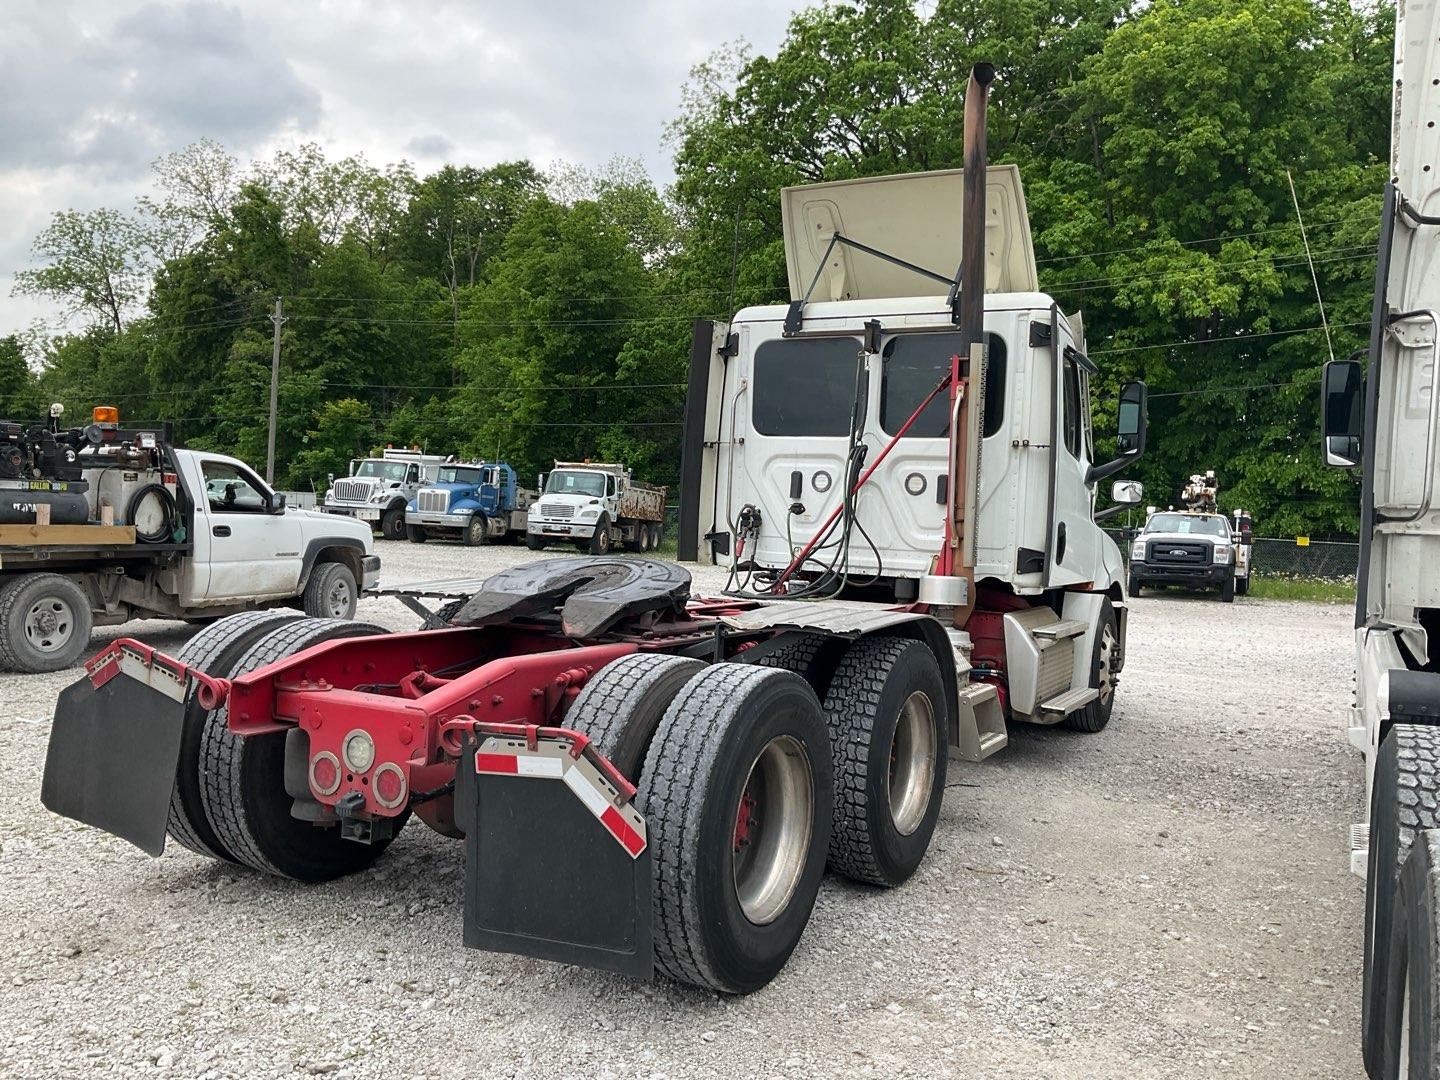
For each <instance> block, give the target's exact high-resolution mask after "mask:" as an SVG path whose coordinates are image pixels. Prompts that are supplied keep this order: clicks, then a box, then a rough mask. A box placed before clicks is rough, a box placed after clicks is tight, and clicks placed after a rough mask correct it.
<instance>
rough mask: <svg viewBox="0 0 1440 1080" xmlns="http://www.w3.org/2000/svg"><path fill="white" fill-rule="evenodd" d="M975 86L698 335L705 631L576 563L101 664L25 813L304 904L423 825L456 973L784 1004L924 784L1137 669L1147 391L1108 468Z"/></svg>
mask: <svg viewBox="0 0 1440 1080" xmlns="http://www.w3.org/2000/svg"><path fill="white" fill-rule="evenodd" d="M993 74H994V73H993V69H992V68H990V67H989V66H988V65H979V66H977V68H976V69H975V72H974V73H973V75H972V78H971V81H970V85H969V90H968V94H967V99H966V104H965V109H966V123H965V144H966V158H965V161H966V164H965V168H964V170H963V171H951V172H944V173H939V174H919V175H916V176H907V177H895V178H881V179H876V180H873V181H866V182H861V183H855V184H851V185H848V186H840V187H836V186H834V185H826V186H823V187H821V188H816V189H810V190H807V189H803V188H802V189H792V190H789V191H787V192H785V193H784V200H785V203H784V205H785V207H786V208H787V209H786V220H787V221H788V222H791V223H793V224H794V226H795V227H794V228H793V229H788V230H787V234H786V249H787V257H788V258H789V259H790V260H791V261H792V280H798V281H799V282H800V284H799V286H798V288H797V290H796V291H795V293H794V294H793V295H794V299H793V301H792V302H791V303H790V304H789V305H780V306H776V307H761V308H747V309H745V310H744V311H742V312H740V313H738V314H737V315H736V316H735V318H734V319H733V320H731V321H730V322H729V323H728V324H721V325H716V324H712V323H709V322H702V323H699V324H698V325H697V326H696V327H695V333H694V335H693V343H692V349H691V361H690V371H689V389H688V392H687V397H686V414H685V421H684V429H683V440H684V445H683V458H682V470H683V471H684V475H685V479H684V481H683V482H682V486H681V498H682V505H681V518H680V526H681V530H680V537H679V543H680V547H681V554H682V556H683V557H686V558H692V559H698V560H700V561H703V562H710V561H719V562H722V563H723V564H728V566H729V567H730V568H731V569H732V570H733V571H734V578H733V580H732V583H731V585H730V587H728V588H727V589H726V590H725V591H724V592H723V593H721V594H719V595H704V594H701V595H696V594H695V593H694V592H693V590H692V588H691V582H690V575H689V572H688V571H687V570H686V569H684V568H683V567H682V566H680V565H677V564H674V563H667V562H662V561H659V560H655V559H649V558H644V557H640V558H636V557H601V556H589V555H580V556H570V557H566V558H554V559H546V560H542V561H538V562H533V563H530V564H527V565H523V566H519V567H515V568H512V569H509V570H506V571H503V572H502V573H500V574H497V575H495V576H493V577H490V578H488V579H486V580H484V581H479V582H463V581H452V582H442V583H431V584H429V585H419V586H416V587H413V588H409V589H403V588H398V589H396V590H393V591H394V592H395V593H396V594H397V595H399V596H401V597H402V598H403V599H406V600H410V601H414V602H416V603H418V602H419V601H418V599H417V598H419V597H421V596H424V597H428V598H431V599H433V600H439V601H441V602H442V603H443V606H442V607H441V608H440V610H439V611H438V612H436V619H435V621H437V622H439V623H441V624H442V628H438V629H422V630H420V631H417V632H412V633H401V634H394V633H389V634H386V633H382V632H381V631H380V630H379V628H378V627H368V628H367V627H365V626H363V625H357V624H355V623H344V624H342V623H338V622H330V621H325V620H320V621H315V620H299V619H284V618H279V619H277V618H275V617H273V616H266V615H259V616H248V617H238V618H236V619H232V620H228V621H227V622H224V623H219V624H216V625H215V626H213V627H210V628H208V629H207V630H206V631H205V632H204V633H202V634H201V635H199V636H197V638H195V639H194V640H192V641H191V642H190V644H189V645H187V646H186V649H185V651H184V652H183V653H182V654H181V655H180V656H178V657H173V658H172V657H167V656H164V655H161V654H158V653H156V652H155V651H154V650H152V649H149V648H148V647H146V646H144V645H143V644H141V643H139V642H135V641H118V642H115V643H113V644H112V645H111V646H110V647H109V648H107V649H106V650H105V651H103V652H102V653H101V654H100V655H99V656H97V657H95V658H94V659H93V660H91V662H90V664H89V669H88V672H87V675H86V677H85V678H83V679H81V680H79V681H77V682H76V683H75V684H74V685H73V686H71V687H69V688H68V689H66V690H65V691H64V693H63V694H62V696H61V699H60V701H59V703H58V706H57V709H56V715H55V722H54V724H53V727H52V731H51V736H50V744H49V749H48V752H47V759H46V767H45V776H44V781H43V785H42V798H43V800H44V802H45V804H46V805H47V806H48V807H50V808H51V809H52V810H53V811H55V812H57V813H60V814H63V815H66V816H69V817H72V818H75V819H77V820H80V821H83V822H87V823H89V824H90V825H93V826H96V827H98V828H101V829H104V830H107V831H109V832H111V833H113V834H115V835H117V836H121V837H124V838H126V839H127V840H130V841H132V842H133V843H135V844H137V845H138V846H140V847H141V848H143V849H144V850H146V851H149V852H152V853H158V852H160V851H161V850H162V849H163V847H164V845H165V842H166V837H167V834H168V835H169V837H170V838H171V839H173V840H175V841H177V842H179V843H181V844H184V845H186V846H188V847H190V848H191V849H192V850H195V851H197V852H199V853H201V854H202V855H205V856H208V857H210V858H215V859H228V860H233V861H236V862H240V863H244V864H246V865H249V866H252V867H256V868H259V869H261V870H264V871H266V872H269V873H272V874H277V875H281V876H285V877H290V878H294V879H298V880H301V881H325V880H329V879H332V878H335V877H338V876H340V875H342V874H346V873H350V872H354V871H358V870H362V869H364V868H365V867H367V866H369V865H371V864H372V863H373V862H374V860H375V859H376V858H378V857H379V856H380V855H381V853H382V852H383V851H384V849H385V847H386V845H387V844H389V843H391V842H392V841H393V840H394V838H395V836H396V835H397V834H398V833H399V832H400V831H401V830H402V829H403V828H404V827H405V826H406V824H407V822H409V821H410V820H412V819H416V818H418V819H419V820H421V821H423V822H424V823H426V824H427V825H429V826H430V827H432V828H434V829H436V830H437V831H439V832H441V833H442V834H444V835H447V836H451V837H455V838H457V839H461V840H462V841H463V849H464V858H465V871H464V878H465V884H464V902H463V908H462V914H461V917H460V920H459V921H460V924H461V925H460V926H458V927H457V928H456V932H457V936H458V937H460V938H462V939H463V941H464V943H465V944H466V945H468V946H471V947H475V948H481V949H489V950H498V951H505V952H511V953H518V954H521V955H525V956H531V957H539V958H542V959H546V960H552V961H559V962H563V963H568V964H578V965H584V966H590V967H595V968H601V969H605V970H610V971H617V972H621V973H624V974H627V975H630V976H634V977H640V978H646V977H650V976H651V975H653V974H655V973H657V972H658V973H662V974H664V975H666V976H668V977H670V978H672V979H676V980H679V981H681V982H685V983H690V984H693V985H696V986H699V987H704V988H706V989H707V990H710V991H717V992H720V993H726V994H740V993H747V992H750V991H753V990H755V989H757V988H758V987H761V986H763V985H764V984H765V983H767V982H768V981H769V980H771V979H772V978H774V977H775V976H776V975H777V974H778V973H779V972H780V971H781V970H782V969H783V967H784V965H785V963H786V961H787V959H788V957H789V956H790V954H791V952H792V951H793V950H794V949H795V948H796V946H797V944H798V943H799V942H800V939H801V935H802V933H803V931H804V929H805V927H806V925H807V924H808V922H809V921H810V918H811V912H812V908H813V906H814V902H815V897H816V894H817V891H818V889H819V886H820V881H821V878H822V876H823V874H824V873H825V871H826V868H827V867H828V868H829V869H830V870H831V871H832V872H834V873H837V874H841V875H844V876H846V877H848V878H851V879H854V880H856V881H861V882H866V883H868V884H870V885H874V886H878V887H896V886H899V885H901V884H902V883H904V882H905V881H906V880H907V879H908V878H909V877H910V876H911V875H912V874H913V873H914V872H915V871H916V869H917V868H918V867H919V866H920V864H921V862H922V860H923V859H924V857H925V854H926V851H927V849H928V848H929V846H930V841H931V838H932V836H933V835H934V832H935V829H936V824H937V821H938V819H939V815H940V807H941V801H942V799H943V796H944V793H945V789H946V770H947V762H948V760H949V758H950V755H951V754H952V753H953V754H955V755H957V756H959V757H961V758H964V759H966V760H972V761H979V760H982V759H984V758H987V757H989V756H990V755H992V754H994V753H996V752H997V751H999V750H1000V749H1001V748H1002V747H1003V746H1004V745H1005V743H1006V740H1007V732H1006V724H1007V723H1008V722H1009V721H1010V720H1012V719H1024V720H1034V721H1036V722H1039V723H1045V724H1060V723H1064V724H1066V725H1068V726H1069V727H1071V728H1072V729H1075V730H1077V731H1080V732H1096V731H1099V730H1101V729H1102V728H1104V727H1105V726H1106V724H1107V722H1108V721H1109V720H1110V717H1111V715H1112V709H1113V707H1114V703H1115V692H1116V688H1117V686H1118V678H1119V674H1120V672H1121V670H1122V668H1123V660H1124V640H1125V639H1124V629H1125V616H1124V612H1125V592H1124V584H1123V581H1122V561H1121V558H1120V552H1119V550H1118V549H1117V548H1116V547H1115V544H1114V543H1113V541H1111V540H1110V539H1109V538H1108V537H1107V536H1106V535H1105V534H1104V533H1103V531H1102V530H1101V529H1100V528H1099V527H1098V525H1097V524H1096V522H1095V520H1094V518H1095V513H1094V505H1095V495H1096V490H1097V486H1098V485H1099V483H1100V482H1101V481H1103V480H1105V479H1106V478H1107V477H1109V476H1111V475H1112V474H1114V473H1116V472H1118V471H1119V470H1120V469H1122V468H1124V467H1125V466H1126V465H1128V464H1130V463H1131V462H1133V461H1135V460H1136V459H1137V458H1138V457H1139V455H1140V454H1141V452H1142V450H1143V448H1144V442H1145V391H1144V386H1143V384H1130V385H1126V386H1125V387H1123V388H1121V390H1120V393H1119V409H1118V414H1119V421H1118V424H1117V429H1118V430H1117V432H1116V444H1117V445H1116V449H1115V452H1114V454H1113V456H1111V457H1108V458H1107V457H1104V456H1103V455H1098V454H1096V452H1095V450H1094V448H1093V446H1092V442H1091V438H1092V436H1091V434H1090V432H1091V424H1090V421H1089V412H1088V408H1089V394H1090V392H1091V378H1092V377H1093V375H1094V374H1095V370H1096V369H1095V365H1094V364H1093V363H1092V362H1091V361H1090V360H1089V358H1088V357H1087V356H1086V355H1085V353H1084V349H1083V336H1082V334H1081V333H1080V332H1079V329H1078V328H1079V321H1078V319H1077V318H1074V317H1067V316H1066V315H1063V314H1062V313H1061V311H1060V309H1059V306H1058V305H1057V304H1056V303H1055V302H1054V301H1053V300H1052V299H1051V298H1050V297H1048V296H1046V295H1044V294H1042V293H1040V292H1038V291H1037V289H1036V283H1035V263H1034V257H1033V254H1032V252H1031V246H1030V239H1029V231H1028V221H1027V220H1026V215H1025V212H1024V203H1023V194H1022V191H1021V188H1020V185H1019V177H1018V174H1016V173H1015V172H1014V170H1007V169H999V170H996V171H994V172H991V173H987V168H986V163H985V149H984V148H985V139H984V116H985V102H986V94H987V90H988V87H989V84H990V82H991V80H992V79H993ZM987 207H988V209H987ZM796 215H798V216H799V218H798V220H797V217H796ZM987 231H989V232H991V233H992V235H993V240H994V242H993V243H992V244H990V245H988V246H989V248H990V250H991V252H992V253H993V254H992V255H991V256H988V257H987V253H986V248H987V244H986V241H985V234H986V232H987ZM842 240H843V242H844V245H845V249H846V250H845V254H844V256H843V257H839V256H837V257H836V258H834V259H833V260H832V258H831V256H832V255H836V250H835V249H836V248H837V247H838V246H840V245H841V242H842ZM957 241H958V242H957ZM817 243H818V245H819V247H818V248H817V246H816V245H817ZM822 249H823V252H824V254H823V257H822V255H821V250H822ZM957 261H958V262H960V264H961V270H960V272H959V273H958V274H957V275H954V276H953V277H952V276H950V275H946V274H942V273H940V272H939V271H933V270H931V267H933V266H937V265H938V266H954V265H955V264H956V263H957ZM796 263H798V267H797V266H796V265H795V264H796ZM812 274H813V275H814V276H815V277H816V278H819V279H823V280H824V285H825V290H826V292H827V293H829V294H830V295H831V297H832V298H831V299H828V300H823V301H815V302H814V303H811V299H812V297H811V294H812V293H813V292H814V291H815V289H816V288H817V287H818V286H817V285H816V284H811V285H809V286H808V287H807V285H806V280H808V278H809V277H810V276H811V275H812ZM797 275H798V277H797ZM937 285H938V286H939V287H937ZM836 294H838V295H836ZM797 375H798V378H799V380H800V381H799V382H796V381H795V379H796V378H797ZM797 387H798V388H799V389H800V390H801V391H803V392H802V393H801V394H799V395H797V394H796V393H795V392H794V391H795V390H796V388H797ZM801 398H803V399H806V400H803V401H802V400H800V399H801ZM797 403H798V404H797ZM862 448H869V449H873V451H874V453H873V455H868V454H867V452H866V450H865V449H862ZM559 468H561V469H568V468H570V466H560V467H559ZM797 472H798V473H799V478H798V480H796V479H795V477H794V476H793V475H792V474H794V473H797ZM553 475H554V474H552V479H553ZM597 475H608V474H603V473H598V474H597ZM1138 494H1139V488H1138V485H1130V486H1128V487H1126V488H1125V489H1124V491H1122V492H1115V491H1112V497H1113V496H1115V495H1123V496H1124V497H1125V498H1128V499H1132V501H1133V499H1134V498H1138ZM589 497H594V498H599V497H600V496H599V495H595V496H589ZM544 498H545V496H542V498H541V502H542V503H543V502H544ZM795 504H799V505H798V507H797V506H795ZM119 725H123V728H124V731H125V738H124V739H123V740H118V741H117V740H116V739H115V737H114V733H115V731H116V729H117V726H119ZM202 750H203V758H202V755H201V751H202ZM202 760H203V767H202ZM137 887H139V886H138V883H137ZM827 917H832V916H827Z"/></svg>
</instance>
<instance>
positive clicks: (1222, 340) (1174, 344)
mask: <svg viewBox="0 0 1440 1080" xmlns="http://www.w3.org/2000/svg"><path fill="white" fill-rule="evenodd" d="M1369 325H1370V322H1369V320H1364V321H1356V322H1348V323H1332V324H1331V326H1332V328H1333V329H1336V330H1339V329H1342V328H1345V327H1355V326H1369ZM1320 329H1323V327H1320V326H1302V327H1298V328H1296V329H1294V330H1267V331H1264V332H1262V333H1256V334H1249V333H1247V334H1228V335H1226V336H1224V337H1213V338H1200V339H1198V340H1197V339H1194V338H1192V339H1190V340H1188V341H1166V342H1162V343H1160V344H1158V345H1125V346H1120V347H1118V348H1112V349H1091V350H1090V352H1089V355H1090V356H1113V355H1115V354H1117V353H1131V352H1143V351H1145V350H1147V349H1178V348H1187V347H1190V346H1194V345H1228V344H1229V343H1231V342H1234V341H1246V340H1248V339H1250V338H1271V337H1281V336H1284V335H1290V334H1308V333H1312V332H1313V331H1316V330H1320ZM1152 396H1153V395H1152Z"/></svg>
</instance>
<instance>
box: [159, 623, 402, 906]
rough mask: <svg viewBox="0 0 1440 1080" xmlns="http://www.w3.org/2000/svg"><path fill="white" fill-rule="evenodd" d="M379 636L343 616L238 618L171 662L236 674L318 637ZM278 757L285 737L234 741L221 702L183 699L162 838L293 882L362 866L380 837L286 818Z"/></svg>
mask: <svg viewBox="0 0 1440 1080" xmlns="http://www.w3.org/2000/svg"><path fill="white" fill-rule="evenodd" d="M383 633H386V631H385V630H384V629H383V628H381V627H378V626H371V625H368V624H365V623H356V622H350V621H347V620H339V619H303V618H299V617H297V616H295V615H293V614H290V613H277V612H247V613H245V614H243V615H233V616H231V617H229V618H227V619H221V620H219V621H217V622H215V623H213V624H211V625H210V626H209V627H207V628H206V629H205V630H203V631H201V633H199V634H197V635H196V636H195V637H194V638H192V639H191V641H190V642H189V644H187V646H186V648H185V650H184V651H183V652H182V653H181V655H180V659H182V660H185V661H186V662H187V663H190V664H193V666H195V667H198V668H200V669H201V670H202V671H205V672H206V673H207V674H211V675H216V676H221V677H227V678H237V677H239V676H241V675H246V674H249V673H250V672H252V671H257V670H259V669H260V668H262V667H264V666H265V665H267V664H271V663H274V662H275V661H277V660H282V659H284V658H285V657H287V656H291V655H293V654H295V653H297V652H300V651H302V650H304V649H308V648H310V647H312V646H314V645H318V644H320V643H322V642H325V641H334V640H337V639H340V638H349V637H364V636H367V635H370V634H383ZM285 757H286V734H285V733H283V732H280V733H273V734H268V735H250V736H246V737H243V738H242V737H240V736H237V735H234V734H232V733H231V731H230V729H229V727H228V726H227V711H226V709H225V708H224V707H223V706H222V707H221V708H219V709H213V710H207V709H204V708H202V707H201V706H200V704H199V703H198V702H197V701H196V700H195V699H194V697H193V696H192V697H191V698H190V699H189V700H188V701H187V702H186V710H185V715H184V730H183V732H182V736H181V756H180V765H179V769H178V773H177V776H176V784H175V793H174V795H173V797H172V800H171V804H170V822H169V827H168V831H169V834H170V836H171V838H172V839H174V840H176V841H178V842H179V843H180V844H182V845H183V846H185V847H187V848H189V849H190V850H192V851H194V852H196V853H197V854H200V855H205V856H208V857H210V858H214V859H221V860H225V861H228V862H234V863H240V864H243V865H246V866H250V867H252V868H254V869H256V870H262V871H265V872H266V873H270V874H275V875H278V876H281V877H289V878H294V879H296V880H298V881H309V882H316V881H329V880H332V879H334V878H337V877H342V876H344V875H346V874H351V873H354V872H356V871H358V870H363V869H365V868H366V867H368V866H370V864H371V863H373V862H374V861H375V860H376V859H377V858H379V856H380V855H381V853H382V852H383V851H384V850H385V848H386V846H387V845H388V843H389V841H388V840H381V841H377V842H375V843H371V844H362V843H356V842H353V841H350V840H345V839H343V838H342V837H341V835H340V829H339V826H338V825H329V826H317V825H314V824H312V823H310V822H308V821H301V820H298V819H297V818H295V817H294V816H292V815H291V812H290V811H291V805H292V801H293V800H292V798H291V796H290V795H289V794H288V793H287V792H286V787H285ZM400 824H403V819H402V821H401V822H400ZM395 831H396V832H398V831H399V828H398V827H397V828H396V830H395Z"/></svg>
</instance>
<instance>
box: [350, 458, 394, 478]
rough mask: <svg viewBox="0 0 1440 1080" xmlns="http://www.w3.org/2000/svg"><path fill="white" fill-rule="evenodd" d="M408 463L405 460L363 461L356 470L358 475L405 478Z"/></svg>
mask: <svg viewBox="0 0 1440 1080" xmlns="http://www.w3.org/2000/svg"><path fill="white" fill-rule="evenodd" d="M405 468H406V464H405V462H403V461H376V460H374V459H372V460H370V461H362V462H361V463H360V467H359V468H358V469H356V470H355V475H356V476H378V477H380V478H381V479H382V480H404V479H405Z"/></svg>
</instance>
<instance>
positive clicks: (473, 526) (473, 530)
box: [460, 511, 490, 547]
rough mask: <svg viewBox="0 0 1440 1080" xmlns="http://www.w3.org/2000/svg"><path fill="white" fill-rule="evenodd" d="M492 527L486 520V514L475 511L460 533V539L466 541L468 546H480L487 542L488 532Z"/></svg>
mask: <svg viewBox="0 0 1440 1080" xmlns="http://www.w3.org/2000/svg"><path fill="white" fill-rule="evenodd" d="M489 531H490V527H489V525H488V524H487V522H486V521H485V515H484V514H482V513H480V512H478V511H477V512H475V513H473V514H471V515H470V520H469V521H467V522H466V523H465V529H464V531H463V532H462V533H461V534H460V539H461V540H463V541H464V542H465V546H466V547H479V546H480V545H481V544H483V543H485V537H486V534H487V533H488V532H489Z"/></svg>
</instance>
